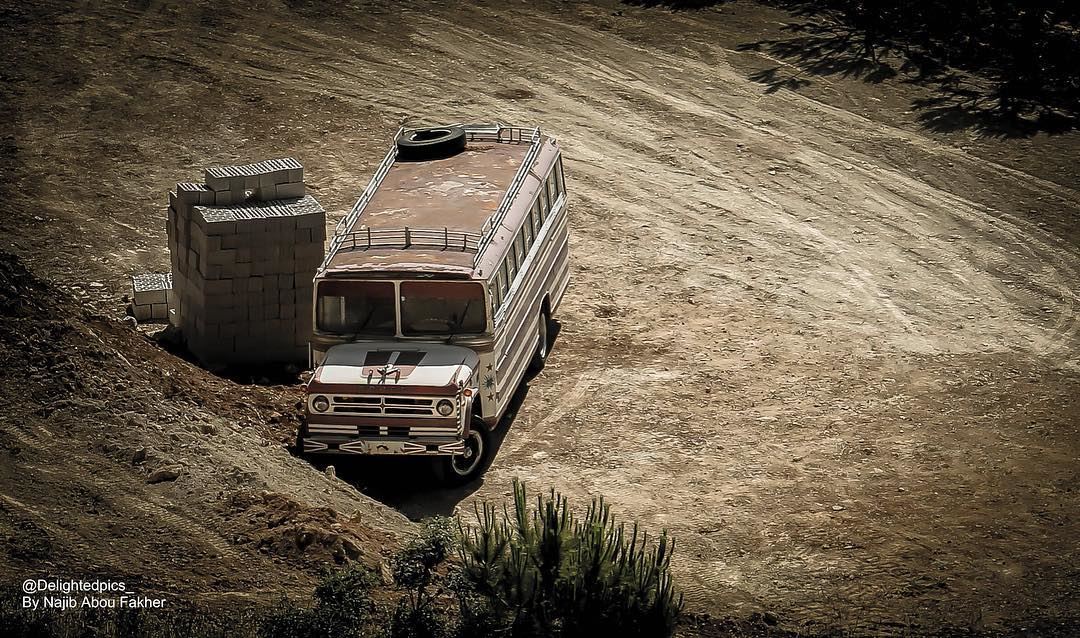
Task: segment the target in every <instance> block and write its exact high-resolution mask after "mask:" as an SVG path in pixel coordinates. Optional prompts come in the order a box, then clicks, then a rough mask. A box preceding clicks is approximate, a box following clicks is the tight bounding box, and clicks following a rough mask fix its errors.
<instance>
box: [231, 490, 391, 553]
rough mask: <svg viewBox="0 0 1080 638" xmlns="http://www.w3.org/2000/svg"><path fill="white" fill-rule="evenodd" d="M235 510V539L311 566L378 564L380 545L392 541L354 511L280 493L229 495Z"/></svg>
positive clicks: (264, 551)
mask: <svg viewBox="0 0 1080 638" xmlns="http://www.w3.org/2000/svg"><path fill="white" fill-rule="evenodd" d="M230 504H231V505H232V507H233V508H234V510H235V512H236V514H237V520H236V521H235V522H234V525H233V528H234V529H235V530H236V531H235V538H234V542H235V543H236V544H238V545H242V544H249V543H250V544H252V545H253V546H254V549H255V550H257V551H259V552H262V553H264V554H268V555H271V556H276V557H280V558H284V559H288V560H296V561H301V562H303V563H304V564H310V565H312V566H324V565H326V564H330V563H334V564H344V563H348V562H351V561H360V562H363V563H365V564H367V565H369V566H376V565H379V564H380V561H381V558H382V557H381V555H380V552H379V551H378V550H379V548H382V547H386V546H391V545H393V544H394V539H393V537H391V536H390V535H388V534H386V533H385V532H379V531H377V530H374V529H372V528H370V527H368V526H367V525H365V524H364V522H363V520H362V517H361V516H360V515H358V514H354V515H353V516H343V515H342V514H341V513H339V512H338V511H336V510H334V509H333V508H330V507H308V506H305V505H304V504H302V503H300V502H298V501H296V500H295V499H292V498H289V497H288V496H286V495H284V494H275V493H272V492H264V493H262V494H260V495H252V494H238V495H236V496H235V497H234V498H232V499H230Z"/></svg>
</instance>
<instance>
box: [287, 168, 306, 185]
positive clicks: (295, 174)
mask: <svg viewBox="0 0 1080 638" xmlns="http://www.w3.org/2000/svg"><path fill="white" fill-rule="evenodd" d="M289 181H290V182H293V183H296V182H303V181H304V169H303V168H290V169H289Z"/></svg>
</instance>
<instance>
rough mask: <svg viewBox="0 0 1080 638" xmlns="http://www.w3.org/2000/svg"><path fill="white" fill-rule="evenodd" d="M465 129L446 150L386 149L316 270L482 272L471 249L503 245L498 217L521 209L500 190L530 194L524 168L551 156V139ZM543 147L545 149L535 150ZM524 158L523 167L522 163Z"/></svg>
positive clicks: (534, 185) (535, 133)
mask: <svg viewBox="0 0 1080 638" xmlns="http://www.w3.org/2000/svg"><path fill="white" fill-rule="evenodd" d="M466 131H467V132H469V133H470V134H469V135H468V136H467V138H466V139H467V142H466V145H465V150H463V151H461V152H459V153H457V154H455V155H452V156H450V157H446V158H442V159H433V160H426V161H401V160H398V159H397V158H396V153H395V150H391V152H390V153H389V154H388V155H387V156H386V159H385V160H384V162H383V165H382V166H380V168H379V170H378V171H376V175H375V178H373V179H372V181H371V184H369V185H368V188H367V190H366V191H365V193H364V195H363V196H361V198H360V201H358V202H357V205H356V206H355V207H354V208H353V211H352V212H351V213H350V214H349V216H347V217H346V218H345V219H343V220H342V223H341V224H339V230H338V232H337V233H336V234H335V236H334V237H333V238H332V239H331V245H330V249H329V252H328V254H327V259H326V261H325V262H324V264H323V268H322V269H321V274H324V275H325V276H331V277H332V276H349V275H353V274H359V273H365V274H382V275H389V274H392V273H397V272H403V273H404V272H408V273H417V272H423V273H430V274H438V275H442V276H448V277H465V278H473V277H482V276H483V267H482V264H481V263H480V261H481V260H479V259H478V253H481V252H485V248H487V249H488V250H490V252H492V253H501V252H503V250H504V249H505V247H504V246H501V245H500V244H502V243H503V242H504V241H505V240H506V237H507V236H511V237H512V233H509V234H508V233H505V232H500V231H501V230H504V229H503V228H500V226H503V224H502V223H499V222H503V221H504V219H503V218H505V224H506V225H510V224H513V223H514V220H515V218H518V217H523V215H524V213H522V212H521V210H518V209H520V208H522V207H521V206H517V205H514V204H515V201H506V202H504V199H506V195H507V192H508V191H512V197H511V198H510V199H511V200H518V199H522V198H527V199H528V201H531V200H532V198H533V197H535V195H536V192H537V189H538V188H539V184H540V180H539V179H537V178H536V177H535V176H532V175H531V174H530V173H531V171H529V170H528V169H529V168H531V166H532V165H535V164H536V163H537V162H538V161H539V160H541V159H545V160H548V162H551V161H554V159H553V157H554V155H555V152H554V140H551V139H550V138H546V137H543V136H541V135H540V134H539V130H538V129H503V128H501V127H496V128H484V129H477V128H469V127H466ZM506 131H511V134H509V135H506V134H505V132H506ZM513 132H517V134H516V135H515V134H513ZM523 132H527V133H532V136H530V137H526V135H525V133H523ZM481 133H483V134H481ZM547 146H551V147H552V152H549V153H541V152H540V151H541V150H542V147H547ZM548 155H550V156H551V157H550V158H548V157H543V158H542V157H541V156H548ZM526 162H528V164H529V165H530V166H525V167H524V168H523V166H522V165H523V164H524V163H526ZM529 178H531V179H529ZM514 195H516V197H514ZM500 205H502V209H501V208H500ZM524 210H525V211H526V212H527V210H528V206H527V205H526V206H525V207H524ZM500 213H501V215H500ZM507 213H509V216H507ZM493 217H495V219H494V220H493ZM350 218H351V219H350ZM490 221H495V222H496V223H495V224H492V223H489V222H490ZM518 221H520V220H518ZM493 226H494V227H493ZM485 236H487V238H486V240H485ZM483 261H486V260H483Z"/></svg>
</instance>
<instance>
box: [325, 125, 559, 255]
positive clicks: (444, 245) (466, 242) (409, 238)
mask: <svg viewBox="0 0 1080 638" xmlns="http://www.w3.org/2000/svg"><path fill="white" fill-rule="evenodd" d="M452 126H462V127H463V128H464V129H465V139H466V141H469V142H494V143H500V144H522V143H525V142H528V143H529V144H531V146H532V147H531V148H530V149H529V152H528V153H527V154H526V155H525V158H524V159H523V160H522V162H521V166H519V167H518V170H517V173H516V174H515V175H514V179H513V180H511V181H510V185H509V186H508V187H507V189H506V194H505V195H503V199H502V201H501V202H500V203H499V207H498V208H497V209H495V212H494V213H492V215H491V216H490V217H488V219H487V221H485V222H484V225H483V226H482V227H481V230H480V234H479V235H478V234H476V233H467V232H463V231H451V230H449V229H448V228H445V227H444V228H442V229H437V228H409V227H407V226H406V227H404V228H402V229H400V230H399V229H378V230H374V231H373V230H371V229H370V228H361V229H359V230H356V231H354V230H352V229H353V226H355V225H356V223H357V221H359V219H360V216H361V215H362V214H363V212H364V208H365V207H366V206H367V205H368V203H369V202H370V201H371V198H372V197H374V196H375V192H376V191H377V190H378V189H379V185H380V184H382V181H383V179H384V178H385V177H386V175H387V173H389V172H390V169H391V168H392V167H393V166H394V162H395V161H396V160H397V153H398V149H397V144H396V143H395V144H393V146H391V148H390V151H389V152H388V153H387V154H386V157H384V158H383V161H382V163H381V164H379V168H378V169H376V170H375V174H374V175H373V176H372V177H371V181H369V182H368V185H367V187H366V188H364V192H363V194H361V195H360V199H358V200H356V204H354V205H353V207H352V209H351V210H350V211H349V213H348V214H347V215H345V216H344V217H342V218H341V219H340V220H339V221H338V223H337V226H336V227H335V228H334V236H333V237H331V238H330V247H329V249H328V250H327V251H326V258H325V259H324V260H323V263H322V265H320V266H319V269H318V272H322V271H324V270H326V268H327V267H328V266H329V265H330V261H331V260H332V259H333V258H334V256H335V255H336V254H337V253H338V251H340V250H343V249H344V250H366V249H369V248H410V247H413V246H426V247H431V248H439V249H442V250H452V249H458V250H461V251H465V252H474V253H475V256H474V257H473V266H474V267H475V266H476V264H477V263H478V262H479V260H480V257H481V255H482V254H483V252H484V250H485V249H486V248H487V247H488V246H489V245H490V244H491V241H492V239H494V236H495V228H496V227H497V226H498V225H499V223H500V222H501V221H502V220H503V217H505V216H506V213H507V212H508V211H509V210H510V205H511V204H512V203H513V201H514V197H516V196H517V193H518V191H519V190H521V185H522V184H523V183H524V181H525V176H526V175H528V174H529V169H530V168H531V167H532V164H533V162H534V161H535V160H536V156H537V155H538V154H539V153H540V128H539V127H534V128H524V127H516V126H503V125H501V124H465V125H461V124H456V125H452ZM405 130H406V129H405V127H404V126H403V127H401V128H399V129H398V130H397V133H395V134H394V140H395V142H396V140H397V139H398V138H399V137H401V135H402V133H404V132H405Z"/></svg>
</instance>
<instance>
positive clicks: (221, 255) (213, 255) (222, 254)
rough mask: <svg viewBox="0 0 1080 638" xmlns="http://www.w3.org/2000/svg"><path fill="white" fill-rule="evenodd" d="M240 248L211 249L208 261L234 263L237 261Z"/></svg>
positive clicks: (217, 263) (218, 263)
mask: <svg viewBox="0 0 1080 638" xmlns="http://www.w3.org/2000/svg"><path fill="white" fill-rule="evenodd" d="M237 250H239V249H232V248H229V249H222V250H216V251H210V253H209V254H208V256H207V263H209V264H216V265H219V266H220V265H222V264H234V263H236V252H237Z"/></svg>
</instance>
